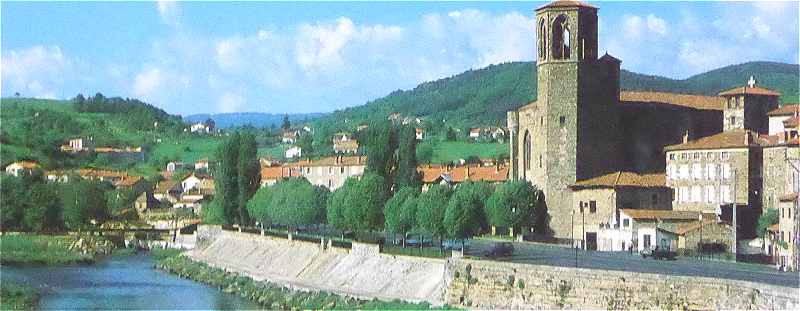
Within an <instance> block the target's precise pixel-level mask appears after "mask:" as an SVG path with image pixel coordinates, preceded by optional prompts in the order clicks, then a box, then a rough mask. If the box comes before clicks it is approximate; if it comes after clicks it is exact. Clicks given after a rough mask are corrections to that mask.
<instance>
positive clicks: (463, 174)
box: [417, 165, 508, 192]
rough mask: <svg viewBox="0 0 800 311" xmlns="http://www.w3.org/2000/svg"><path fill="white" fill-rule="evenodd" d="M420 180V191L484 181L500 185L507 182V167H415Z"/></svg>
mask: <svg viewBox="0 0 800 311" xmlns="http://www.w3.org/2000/svg"><path fill="white" fill-rule="evenodd" d="M417 171H418V172H419V174H420V176H421V179H422V191H423V192H425V191H428V189H429V188H430V187H431V186H433V185H436V184H441V185H447V186H450V187H456V186H457V185H458V184H460V183H463V182H465V181H485V182H488V183H491V184H500V183H503V182H505V181H507V180H508V167H507V166H500V165H496V166H478V165H464V166H455V167H453V166H445V165H424V166H419V167H417Z"/></svg>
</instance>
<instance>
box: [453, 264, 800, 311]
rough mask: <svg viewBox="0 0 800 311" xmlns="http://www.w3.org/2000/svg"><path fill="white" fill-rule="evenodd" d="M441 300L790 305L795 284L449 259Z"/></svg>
mask: <svg viewBox="0 0 800 311" xmlns="http://www.w3.org/2000/svg"><path fill="white" fill-rule="evenodd" d="M447 274H448V279H449V282H448V291H447V296H446V299H445V301H446V303H448V304H450V305H453V306H460V307H469V308H477V309H561V308H563V309H613V310H618V309H683V308H689V309H794V308H797V307H798V296H797V289H796V288H787V287H781V286H773V285H766V284H756V283H750V282H742V281H733V280H721V279H712V278H701V277H684V276H666V275H658V274H647V273H632V272H622V271H605V270H589V269H577V268H564V267H550V266H537V265H523V264H512V263H503V262H490V261H476V260H468V259H451V260H450V261H448V264H447Z"/></svg>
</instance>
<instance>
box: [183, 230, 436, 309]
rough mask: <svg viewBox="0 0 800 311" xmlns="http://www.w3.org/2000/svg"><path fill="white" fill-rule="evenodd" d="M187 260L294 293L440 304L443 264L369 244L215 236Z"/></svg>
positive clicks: (234, 234) (227, 233)
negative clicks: (317, 292) (341, 245)
mask: <svg viewBox="0 0 800 311" xmlns="http://www.w3.org/2000/svg"><path fill="white" fill-rule="evenodd" d="M204 238H205V239H206V240H207V242H206V243H202V246H201V247H198V248H196V249H194V250H192V251H191V252H189V253H188V255H189V256H190V257H191V258H193V259H195V260H199V261H203V262H205V263H207V264H209V265H211V266H216V267H219V268H224V269H226V270H228V271H235V272H240V273H243V274H246V275H248V276H250V277H252V278H254V279H255V280H267V281H270V282H273V283H278V284H284V285H288V286H291V287H294V288H299V289H311V290H322V291H327V292H332V293H337V294H343V295H348V296H353V297H359V298H378V299H382V300H392V299H401V300H405V301H412V302H419V301H427V302H430V303H432V304H442V303H443V299H444V289H445V284H444V276H445V261H444V260H431V259H423V258H415V257H406V256H392V255H386V254H380V253H379V252H378V250H377V248H374V247H372V246H370V245H361V244H354V245H353V249H352V250H351V249H343V248H336V247H323V246H322V245H320V244H316V243H310V242H304V241H288V240H285V239H280V238H273V237H269V236H260V235H257V234H247V233H238V232H230V231H217V232H216V233H215V234H214V236H213V237H204Z"/></svg>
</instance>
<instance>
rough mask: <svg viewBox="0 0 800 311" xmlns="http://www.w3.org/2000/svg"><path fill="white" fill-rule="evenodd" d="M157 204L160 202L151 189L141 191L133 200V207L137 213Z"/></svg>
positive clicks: (159, 204) (155, 206)
mask: <svg viewBox="0 0 800 311" xmlns="http://www.w3.org/2000/svg"><path fill="white" fill-rule="evenodd" d="M159 206H161V202H159V201H158V200H157V199H156V198H155V197H154V196H153V192H151V191H145V192H142V194H140V195H139V196H138V197H136V201H134V202H133V208H134V209H135V210H136V212H137V213H139V215H141V214H142V213H144V212H145V211H147V210H151V209H154V208H157V207H159Z"/></svg>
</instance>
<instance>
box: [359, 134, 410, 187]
mask: <svg viewBox="0 0 800 311" xmlns="http://www.w3.org/2000/svg"><path fill="white" fill-rule="evenodd" d="M368 161H369V160H368ZM394 182H395V186H396V187H397V188H398V189H400V188H403V187H413V188H419V186H420V178H419V173H418V172H417V136H416V130H415V129H414V127H412V126H403V127H402V128H400V131H399V133H398V135H397V172H396V174H395V178H394Z"/></svg>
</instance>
